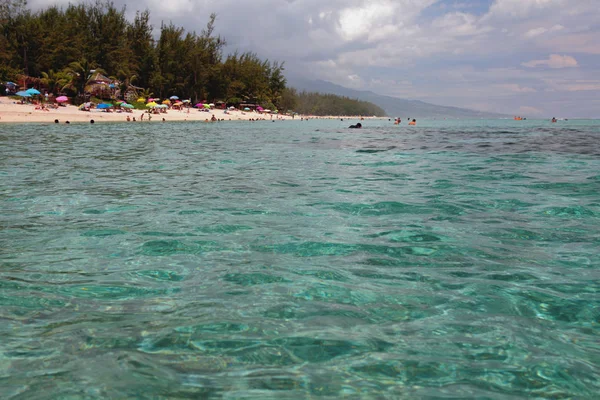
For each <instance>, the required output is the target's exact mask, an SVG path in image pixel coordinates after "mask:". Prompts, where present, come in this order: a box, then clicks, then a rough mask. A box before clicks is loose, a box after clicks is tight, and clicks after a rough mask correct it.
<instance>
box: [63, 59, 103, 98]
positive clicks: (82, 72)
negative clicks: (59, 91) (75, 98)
mask: <svg viewBox="0 0 600 400" xmlns="http://www.w3.org/2000/svg"><path fill="white" fill-rule="evenodd" d="M65 72H66V74H67V75H68V76H69V77H70V81H69V82H68V83H67V85H66V86H65V88H68V89H71V90H74V91H75V92H76V93H77V94H78V95H82V94H83V93H84V92H85V87H86V85H87V83H88V81H89V79H90V77H91V76H92V73H94V72H99V73H101V74H102V73H106V72H105V71H104V70H103V69H101V68H96V67H95V63H93V62H90V61H89V60H88V59H87V58H83V59H81V60H79V61H74V62H72V63H70V64H69V66H68V67H67V68H66V70H65Z"/></svg>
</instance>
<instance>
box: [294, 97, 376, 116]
mask: <svg viewBox="0 0 600 400" xmlns="http://www.w3.org/2000/svg"><path fill="white" fill-rule="evenodd" d="M294 92H295V91H294ZM294 92H292V93H291V94H289V96H290V100H288V101H295V102H296V104H295V107H293V108H291V109H293V110H294V111H296V112H298V113H300V114H305V115H317V116H325V115H344V116H358V115H363V116H377V117H383V116H385V111H384V110H383V109H381V108H380V107H378V106H376V105H375V104H373V103H369V102H367V101H361V100H355V99H350V98H348V97H342V96H336V95H333V94H321V93H313V92H301V93H294Z"/></svg>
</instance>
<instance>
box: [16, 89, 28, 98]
mask: <svg viewBox="0 0 600 400" xmlns="http://www.w3.org/2000/svg"><path fill="white" fill-rule="evenodd" d="M15 94H16V95H17V96H20V97H31V95H30V94H29V93H27V92H26V91H24V90H21V91H20V92H17V93H15Z"/></svg>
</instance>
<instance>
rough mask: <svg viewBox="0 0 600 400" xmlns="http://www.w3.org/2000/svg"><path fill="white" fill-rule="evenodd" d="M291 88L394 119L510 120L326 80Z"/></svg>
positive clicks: (291, 83) (296, 83)
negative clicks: (360, 103) (367, 106)
mask: <svg viewBox="0 0 600 400" xmlns="http://www.w3.org/2000/svg"><path fill="white" fill-rule="evenodd" d="M288 85H289V86H291V87H294V88H296V89H297V90H299V91H303V90H306V91H307V92H319V93H331V94H335V95H338V96H346V97H350V98H352V99H358V100H364V101H369V102H371V103H373V104H375V105H378V106H379V107H381V108H383V109H384V110H385V112H386V113H387V115H388V116H389V117H392V118H396V117H400V118H402V119H405V118H409V117H410V118H506V117H508V116H507V115H504V114H496V113H489V112H483V111H476V110H469V109H466V108H458V107H448V106H439V105H436V104H430V103H425V102H423V101H419V100H406V99H400V98H397V97H391V96H382V95H379V94H377V93H373V92H370V91H361V90H354V89H348V88H346V87H343V86H340V85H336V84H334V83H331V82H327V81H322V80H314V81H312V80H305V79H299V78H297V79H295V78H291V79H289V82H288Z"/></svg>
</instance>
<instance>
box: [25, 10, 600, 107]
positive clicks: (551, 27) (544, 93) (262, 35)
mask: <svg viewBox="0 0 600 400" xmlns="http://www.w3.org/2000/svg"><path fill="white" fill-rule="evenodd" d="M61 1H62V3H63V4H66V3H67V2H68V1H67V0H60V1H57V0H54V1H52V0H30V2H29V4H30V6H32V8H38V7H43V6H47V5H48V4H56V3H59V4H60V3H61ZM75 1H76V0H75ZM114 2H115V4H116V5H120V4H125V3H126V1H124V0H114ZM145 8H148V9H149V10H150V13H151V16H152V19H153V24H154V26H155V29H156V31H158V28H159V27H160V23H161V21H165V22H169V21H172V22H173V23H175V24H176V25H180V26H183V27H185V28H186V29H188V30H197V31H200V30H201V29H202V27H203V26H204V25H205V24H206V21H207V18H208V15H209V14H210V13H212V12H216V13H217V14H218V22H217V31H218V33H219V34H221V35H222V36H224V37H225V39H226V40H227V41H228V44H229V46H228V50H234V49H239V50H241V51H247V50H251V51H255V52H257V53H258V54H259V56H261V57H265V58H269V59H271V60H279V61H285V63H286V64H285V65H286V71H287V75H288V76H289V77H302V78H309V79H323V80H327V81H331V82H333V83H336V84H339V85H343V86H346V87H350V88H354V89H360V90H372V91H374V92H376V93H379V94H385V95H390V96H396V97H401V98H410V99H419V100H423V101H428V102H432V103H436V104H443V105H454V106H460V107H468V108H473V109H479V110H485V111H496V112H502V113H508V114H523V115H526V116H530V117H538V116H539V117H547V116H557V117H559V116H561V117H589V116H592V117H600V0H138V1H137V2H136V3H135V6H134V5H132V3H131V2H129V5H128V6H127V10H128V14H131V15H133V14H134V13H135V11H136V10H138V9H140V10H141V9H145Z"/></svg>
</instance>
